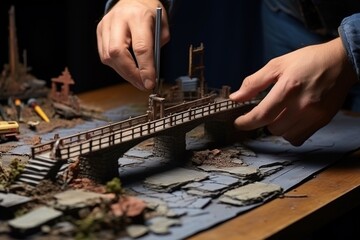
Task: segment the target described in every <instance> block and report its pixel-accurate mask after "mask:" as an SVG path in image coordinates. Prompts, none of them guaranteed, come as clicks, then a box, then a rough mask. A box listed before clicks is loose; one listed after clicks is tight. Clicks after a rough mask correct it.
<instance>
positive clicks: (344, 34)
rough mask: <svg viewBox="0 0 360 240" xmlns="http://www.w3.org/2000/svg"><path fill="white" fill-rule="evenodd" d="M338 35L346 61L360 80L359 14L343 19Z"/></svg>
mask: <svg viewBox="0 0 360 240" xmlns="http://www.w3.org/2000/svg"><path fill="white" fill-rule="evenodd" d="M339 35H340V37H341V40H342V43H343V45H344V47H345V50H346V53H347V56H348V59H349V61H350V62H351V64H352V66H353V68H354V69H355V71H356V75H357V77H358V79H360V13H357V14H354V15H351V16H349V17H346V18H344V20H343V21H342V22H341V25H340V27H339Z"/></svg>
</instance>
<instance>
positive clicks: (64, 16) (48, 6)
mask: <svg viewBox="0 0 360 240" xmlns="http://www.w3.org/2000/svg"><path fill="white" fill-rule="evenodd" d="M105 3H106V1H105V0H98V1H94V0H93V1H88V0H76V1H74V0H27V1H21V0H1V1H0V11H1V12H0V67H1V69H2V66H3V65H4V64H5V63H8V36H9V33H8V24H9V15H8V11H9V9H10V7H11V6H12V5H13V6H15V14H16V28H17V37H18V47H19V55H20V56H19V57H20V59H21V61H22V53H23V50H26V52H27V63H28V66H29V67H31V71H30V73H31V74H33V75H35V76H36V77H37V78H39V79H43V80H46V81H47V82H48V83H50V80H51V78H53V77H58V76H59V75H60V74H61V73H62V71H63V70H64V68H65V67H68V68H69V71H70V73H71V75H72V77H73V78H74V80H75V85H74V86H73V88H72V90H73V92H75V93H81V92H84V91H89V90H93V89H97V88H101V87H105V86H109V85H112V84H117V83H119V82H124V80H123V79H121V77H120V76H118V75H117V74H116V73H115V71H113V70H112V69H111V68H110V67H108V66H105V65H103V64H102V63H101V62H100V59H99V57H98V53H97V44H96V26H97V24H98V22H99V21H100V19H101V17H102V16H103V13H104V6H105ZM259 3H260V0H254V1H231V0H224V1H221V2H220V1H214V0H213V1H212V0H179V1H177V4H176V6H175V8H174V11H173V15H172V18H171V23H170V25H171V41H170V43H168V44H167V45H166V46H165V47H163V49H162V52H161V77H162V78H164V79H165V81H166V82H169V83H171V82H173V81H174V80H175V79H176V78H177V77H178V76H182V75H186V74H187V70H188V49H189V46H190V44H193V45H194V46H199V45H200V43H203V44H204V47H205V59H204V63H205V81H206V83H207V85H208V86H209V87H220V86H221V85H224V84H227V85H230V86H231V89H232V90H233V91H234V90H236V89H237V88H238V87H239V86H240V83H241V80H242V79H243V78H244V77H245V76H247V75H249V74H251V73H252V72H254V71H255V70H256V69H258V68H259V67H260V66H262V64H263V63H262V60H261V59H262V55H261V54H262V50H261V35H260V32H261V29H260V28H261V26H260V19H259V15H260V11H259V7H260V6H259Z"/></svg>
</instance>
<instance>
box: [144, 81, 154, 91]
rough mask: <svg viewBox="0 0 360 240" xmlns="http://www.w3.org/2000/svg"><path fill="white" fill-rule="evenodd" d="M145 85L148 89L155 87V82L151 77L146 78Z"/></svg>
mask: <svg viewBox="0 0 360 240" xmlns="http://www.w3.org/2000/svg"><path fill="white" fill-rule="evenodd" d="M144 87H145V88H146V89H149V90H150V89H153V88H154V82H153V81H151V80H150V79H145V80H144Z"/></svg>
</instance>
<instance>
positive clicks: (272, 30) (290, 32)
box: [261, 1, 325, 64]
mask: <svg viewBox="0 0 360 240" xmlns="http://www.w3.org/2000/svg"><path fill="white" fill-rule="evenodd" d="M269 2H272V1H263V2H262V6H261V17H262V20H261V21H262V26H263V29H262V30H263V51H264V64H265V63H266V62H267V61H269V60H270V59H272V58H274V57H278V56H280V55H283V54H286V53H288V52H291V51H294V50H296V49H299V48H302V47H305V46H308V45H312V44H317V43H322V42H324V41H325V38H324V37H323V36H321V35H319V34H316V33H314V32H311V31H309V29H307V28H306V26H305V25H304V23H303V22H302V21H300V20H299V19H298V18H296V17H294V16H293V15H289V14H288V13H286V12H284V11H283V10H282V8H281V9H280V8H275V5H269ZM283 7H284V8H285V6H283ZM288 10H289V11H290V8H289V9H288Z"/></svg>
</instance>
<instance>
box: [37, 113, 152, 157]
mask: <svg viewBox="0 0 360 240" xmlns="http://www.w3.org/2000/svg"><path fill="white" fill-rule="evenodd" d="M147 121H148V115H147V114H144V115H140V116H137V117H133V118H129V119H127V120H124V121H120V122H117V123H111V124H108V125H106V126H103V127H99V128H95V129H92V130H90V131H85V132H81V133H77V134H73V135H70V136H67V137H63V138H61V143H60V144H61V145H62V146H65V145H70V144H73V143H76V142H84V141H86V140H88V139H90V138H94V137H101V136H103V135H105V134H107V133H110V132H114V131H119V130H121V129H125V128H129V127H131V126H134V125H138V124H141V123H144V122H147ZM55 142H56V140H52V141H50V142H47V143H43V144H38V145H35V146H32V147H31V154H32V157H35V155H39V154H41V153H43V152H48V151H50V150H51V149H52V148H53V146H54V144H55Z"/></svg>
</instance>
